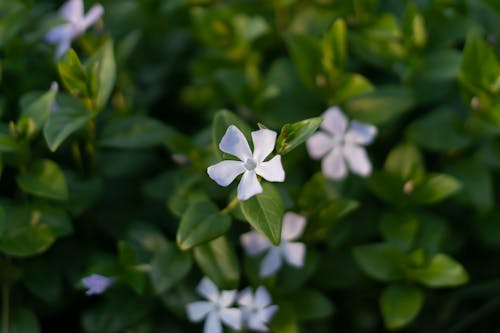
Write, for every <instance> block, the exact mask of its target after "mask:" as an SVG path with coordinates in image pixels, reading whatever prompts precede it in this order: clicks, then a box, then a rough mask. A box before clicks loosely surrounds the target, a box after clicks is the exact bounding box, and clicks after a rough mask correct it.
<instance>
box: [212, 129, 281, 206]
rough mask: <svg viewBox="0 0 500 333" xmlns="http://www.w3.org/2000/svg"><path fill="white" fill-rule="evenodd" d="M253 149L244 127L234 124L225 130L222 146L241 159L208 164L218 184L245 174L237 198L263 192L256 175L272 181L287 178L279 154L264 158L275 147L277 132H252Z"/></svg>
mask: <svg viewBox="0 0 500 333" xmlns="http://www.w3.org/2000/svg"><path fill="white" fill-rule="evenodd" d="M252 140H253V144H254V151H253V154H252V151H251V150H250V146H249V145H248V142H247V140H246V138H245V136H244V135H243V133H241V131H240V130H239V129H238V128H237V127H236V126H234V125H231V126H229V127H228V129H227V130H226V133H225V134H224V136H223V137H222V140H221V141H220V144H219V148H220V150H222V151H223V152H225V153H228V154H231V155H233V156H235V157H237V158H239V159H240V161H236V160H226V161H222V162H219V163H217V164H215V165H212V166H210V167H208V169H207V173H208V175H209V176H210V178H212V179H213V180H214V181H215V182H216V183H217V184H219V185H221V186H228V185H229V184H231V183H232V182H233V180H234V179H235V178H236V177H238V176H239V175H240V174H243V176H242V177H241V181H240V183H239V185H238V199H240V200H247V199H249V198H251V197H252V196H254V195H256V194H258V193H262V191H263V190H262V186H261V185H260V183H259V180H258V179H257V175H259V176H261V177H262V178H264V179H265V180H267V181H270V182H282V181H284V180H285V171H284V170H283V165H282V164H281V156H280V155H276V156H274V157H273V158H272V159H270V160H269V161H264V159H265V158H266V157H267V156H268V155H269V154H270V153H271V152H272V151H273V150H274V145H275V143H276V132H274V131H271V130H268V129H261V130H258V131H254V132H252Z"/></svg>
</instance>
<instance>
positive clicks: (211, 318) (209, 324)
mask: <svg viewBox="0 0 500 333" xmlns="http://www.w3.org/2000/svg"><path fill="white" fill-rule="evenodd" d="M203 333H222V324H221V322H220V317H219V313H218V312H215V311H212V312H210V314H209V315H208V317H207V321H205V327H204V328H203Z"/></svg>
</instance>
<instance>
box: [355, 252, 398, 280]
mask: <svg viewBox="0 0 500 333" xmlns="http://www.w3.org/2000/svg"><path fill="white" fill-rule="evenodd" d="M354 259H356V262H357V263H358V265H360V266H361V268H362V269H363V271H364V272H365V273H366V274H368V275H370V276H371V277H373V278H374V279H377V280H381V281H397V280H401V279H403V278H404V267H405V265H406V263H405V260H406V259H405V256H404V253H403V252H401V251H400V250H397V249H396V248H394V247H392V246H391V245H388V244H370V245H361V246H357V247H355V248H354Z"/></svg>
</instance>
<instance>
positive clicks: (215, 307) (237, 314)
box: [187, 277, 242, 333]
mask: <svg viewBox="0 0 500 333" xmlns="http://www.w3.org/2000/svg"><path fill="white" fill-rule="evenodd" d="M196 289H197V291H198V293H199V294H200V295H202V296H203V297H205V298H206V299H207V301H198V302H193V303H189V304H188V305H187V314H188V317H189V320H191V321H193V322H199V321H201V320H203V319H204V318H206V319H205V327H204V329H203V332H204V333H222V323H224V324H226V325H227V326H229V327H231V328H233V329H235V330H240V329H241V324H242V316H241V310H240V309H238V308H231V307H230V306H231V305H232V304H233V303H234V301H235V300H236V295H237V291H236V290H223V291H221V292H219V290H218V289H217V286H216V285H215V284H214V283H213V282H212V281H210V279H209V278H207V277H204V278H203V279H202V280H201V282H200V283H199V284H198V287H197V288H196Z"/></svg>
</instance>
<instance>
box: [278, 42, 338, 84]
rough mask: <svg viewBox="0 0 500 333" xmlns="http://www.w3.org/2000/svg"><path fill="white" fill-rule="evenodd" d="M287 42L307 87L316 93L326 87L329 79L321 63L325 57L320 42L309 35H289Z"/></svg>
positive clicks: (296, 67)
mask: <svg viewBox="0 0 500 333" xmlns="http://www.w3.org/2000/svg"><path fill="white" fill-rule="evenodd" d="M286 42H287V46H288V49H289V53H290V56H291V58H292V60H293V64H294V65H295V69H296V70H297V73H298V75H299V77H300V79H301V80H302V82H303V83H304V84H305V85H306V87H308V88H309V89H311V90H313V91H316V90H317V89H318V87H322V86H323V85H325V84H326V80H327V79H328V77H327V75H326V73H325V71H324V69H323V66H322V63H321V61H320V59H322V58H323V55H322V50H321V44H320V42H319V40H317V39H315V38H313V37H311V36H307V35H298V34H289V35H287V36H286ZM321 81H324V83H322V82H321ZM318 83H319V85H318Z"/></svg>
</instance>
